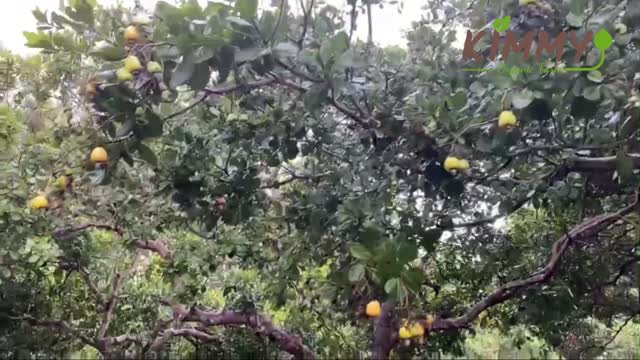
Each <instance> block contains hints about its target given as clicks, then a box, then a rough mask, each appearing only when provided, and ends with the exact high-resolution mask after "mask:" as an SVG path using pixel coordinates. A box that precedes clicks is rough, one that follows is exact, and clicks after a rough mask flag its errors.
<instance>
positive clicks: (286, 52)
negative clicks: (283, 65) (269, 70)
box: [273, 42, 298, 59]
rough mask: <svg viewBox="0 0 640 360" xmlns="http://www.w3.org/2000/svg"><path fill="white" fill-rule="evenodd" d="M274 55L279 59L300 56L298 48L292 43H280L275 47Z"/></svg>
mask: <svg viewBox="0 0 640 360" xmlns="http://www.w3.org/2000/svg"><path fill="white" fill-rule="evenodd" d="M273 54H274V55H275V56H276V57H277V58H280V59H282V58H287V57H289V56H295V55H296V54H298V46H297V45H296V44H294V43H292V42H283V43H278V44H277V45H276V46H274V47H273Z"/></svg>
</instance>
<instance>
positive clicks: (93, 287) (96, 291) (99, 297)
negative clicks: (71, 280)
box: [78, 267, 104, 306]
mask: <svg viewBox="0 0 640 360" xmlns="http://www.w3.org/2000/svg"><path fill="white" fill-rule="evenodd" d="M78 273H79V274H80V275H81V276H82V278H83V279H84V282H85V284H87V286H88V287H89V289H90V290H91V292H92V293H93V295H94V296H95V297H96V301H97V302H98V304H100V306H104V295H102V292H100V289H98V286H97V285H96V284H95V283H94V282H93V280H91V274H89V271H87V269H85V268H84V267H79V268H78Z"/></svg>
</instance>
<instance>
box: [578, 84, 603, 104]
mask: <svg viewBox="0 0 640 360" xmlns="http://www.w3.org/2000/svg"><path fill="white" fill-rule="evenodd" d="M582 96H584V98H585V99H587V100H590V101H598V100H600V85H598V86H589V87H586V88H585V89H584V91H582Z"/></svg>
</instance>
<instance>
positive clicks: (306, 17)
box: [298, 0, 315, 50]
mask: <svg viewBox="0 0 640 360" xmlns="http://www.w3.org/2000/svg"><path fill="white" fill-rule="evenodd" d="M314 2H315V0H311V2H310V3H309V8H306V7H305V6H304V0H300V7H301V8H302V17H303V18H302V33H301V34H300V38H299V39H298V48H299V49H300V50H302V49H303V48H304V38H305V37H306V36H307V28H308V27H309V15H311V11H312V10H313V5H314Z"/></svg>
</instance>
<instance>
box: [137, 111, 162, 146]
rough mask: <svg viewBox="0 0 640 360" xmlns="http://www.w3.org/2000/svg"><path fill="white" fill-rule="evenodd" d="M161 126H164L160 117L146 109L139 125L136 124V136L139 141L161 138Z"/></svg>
mask: <svg viewBox="0 0 640 360" xmlns="http://www.w3.org/2000/svg"><path fill="white" fill-rule="evenodd" d="M163 125H164V124H163V121H162V119H161V118H160V116H158V114H156V113H155V112H153V110H151V109H147V110H146V111H145V112H144V118H143V119H142V121H141V123H138V134H139V138H140V140H143V139H149V138H157V137H160V136H162V130H163Z"/></svg>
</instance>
